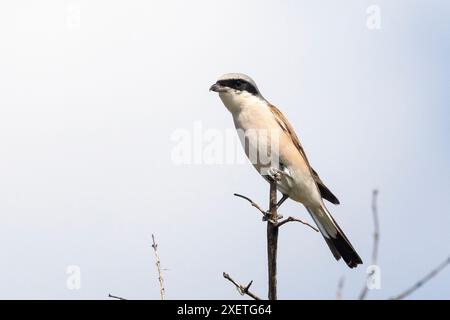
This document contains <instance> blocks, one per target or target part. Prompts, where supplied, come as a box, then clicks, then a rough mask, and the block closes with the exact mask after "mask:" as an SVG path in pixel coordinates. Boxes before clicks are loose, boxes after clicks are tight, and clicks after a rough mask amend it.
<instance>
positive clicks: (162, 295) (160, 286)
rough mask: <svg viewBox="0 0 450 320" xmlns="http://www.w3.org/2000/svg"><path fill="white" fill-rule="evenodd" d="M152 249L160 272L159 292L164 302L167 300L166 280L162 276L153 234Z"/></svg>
mask: <svg viewBox="0 0 450 320" xmlns="http://www.w3.org/2000/svg"><path fill="white" fill-rule="evenodd" d="M152 241H153V243H152V248H153V251H154V252H155V259H156V268H157V270H158V280H159V292H160V295H161V300H164V298H165V289H164V278H163V276H162V271H161V260H160V259H159V255H158V244H157V243H156V241H155V236H154V235H153V234H152Z"/></svg>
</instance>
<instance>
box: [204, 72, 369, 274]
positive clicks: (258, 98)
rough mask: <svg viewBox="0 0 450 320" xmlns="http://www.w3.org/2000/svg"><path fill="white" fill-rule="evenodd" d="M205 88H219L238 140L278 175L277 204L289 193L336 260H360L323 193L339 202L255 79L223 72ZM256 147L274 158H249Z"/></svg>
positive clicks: (265, 172)
mask: <svg viewBox="0 0 450 320" xmlns="http://www.w3.org/2000/svg"><path fill="white" fill-rule="evenodd" d="M210 90H211V91H215V92H218V93H219V97H220V99H221V100H222V102H223V104H224V105H225V107H226V108H227V109H228V110H229V111H230V112H231V114H232V116H233V120H234V125H235V127H236V129H237V130H238V131H240V132H243V133H244V138H243V139H242V136H241V142H242V143H243V146H244V150H245V152H246V154H247V156H248V157H249V158H251V159H250V161H251V162H252V164H253V166H254V167H255V168H256V169H257V170H258V172H259V173H260V174H261V175H262V176H263V177H264V178H265V179H266V180H269V178H272V179H275V180H276V181H277V189H278V190H279V191H280V192H281V193H282V194H283V197H282V198H281V200H280V201H279V203H278V206H280V205H281V204H282V203H283V202H284V201H285V200H286V199H288V198H290V199H292V200H294V201H297V202H300V203H302V204H303V205H304V206H305V208H306V209H307V210H308V212H309V213H310V214H311V217H312V218H313V220H314V222H315V223H316V224H317V226H318V228H319V230H320V232H321V233H322V235H323V237H324V238H325V241H326V243H327V244H328V246H329V248H330V250H331V252H332V253H333V255H334V257H335V258H336V260H339V259H340V258H341V257H342V258H343V259H344V261H345V262H346V263H347V265H348V266H349V267H350V268H355V267H356V266H357V265H358V264H362V260H361V258H360V257H359V255H358V253H356V251H355V249H354V248H353V246H352V245H351V243H350V241H349V240H348V239H347V237H346V236H345V234H344V232H342V230H341V228H340V227H339V226H338V224H337V223H336V221H335V220H334V218H333V217H332V216H331V214H330V213H329V212H328V210H327V208H326V207H325V204H324V202H323V200H322V199H325V200H328V201H329V202H331V203H333V204H339V200H338V199H337V198H336V196H335V195H334V194H333V193H332V192H331V191H330V190H329V189H328V188H327V187H326V186H325V184H324V183H323V182H322V180H321V179H320V178H319V175H318V174H317V172H316V171H315V170H314V169H313V168H312V167H311V165H310V164H309V161H308V158H307V157H306V154H305V151H304V150H303V147H302V145H301V144H300V140H299V139H298V137H297V135H296V134H295V132H294V129H293V127H292V126H291V124H290V123H289V122H288V120H287V119H286V117H285V116H284V115H283V114H282V113H281V111H280V110H278V109H277V108H276V107H275V106H273V105H272V104H270V103H269V102H268V101H267V100H266V99H264V97H263V96H262V95H261V93H260V92H259V90H258V87H257V86H256V84H255V82H254V81H253V80H252V79H251V78H250V77H248V76H246V75H244V74H240V73H231V74H226V75H223V76H222V77H220V78H219V80H217V82H216V83H215V84H213V85H212V86H211V88H210ZM249 132H252V134H249ZM275 140H277V141H275ZM255 149H256V150H257V152H256V154H258V155H259V156H260V155H261V154H262V153H269V154H270V158H271V159H276V161H275V163H274V161H271V162H270V165H269V166H267V164H266V163H264V162H263V161H261V158H260V157H259V156H258V157H257V159H254V157H252V150H253V151H254V150H255Z"/></svg>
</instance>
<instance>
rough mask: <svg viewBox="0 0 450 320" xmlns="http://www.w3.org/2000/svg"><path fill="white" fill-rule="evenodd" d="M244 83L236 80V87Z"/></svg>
mask: <svg viewBox="0 0 450 320" xmlns="http://www.w3.org/2000/svg"><path fill="white" fill-rule="evenodd" d="M243 84H244V83H243V82H242V81H241V80H236V87H237V88H241V87H242V85H243Z"/></svg>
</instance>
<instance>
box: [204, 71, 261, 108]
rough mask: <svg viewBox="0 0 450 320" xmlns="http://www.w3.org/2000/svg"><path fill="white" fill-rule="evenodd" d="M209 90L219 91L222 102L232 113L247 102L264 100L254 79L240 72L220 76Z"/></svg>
mask: <svg viewBox="0 0 450 320" xmlns="http://www.w3.org/2000/svg"><path fill="white" fill-rule="evenodd" d="M209 90H210V91H214V92H217V93H219V96H220V98H221V99H222V101H223V103H224V104H225V106H226V107H227V108H228V110H230V111H231V112H232V113H234V112H237V111H239V110H241V109H242V108H243V107H245V105H247V104H248V103H251V102H255V101H261V100H264V98H263V97H262V95H261V93H260V92H259V90H258V87H257V86H256V83H255V81H253V80H252V78H250V77H249V76H247V75H245V74H242V73H228V74H225V75H223V76H221V77H220V78H219V79H218V80H217V82H216V83H214V84H213V85H212V86H211V88H209Z"/></svg>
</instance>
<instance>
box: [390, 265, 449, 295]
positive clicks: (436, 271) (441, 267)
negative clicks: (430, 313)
mask: <svg viewBox="0 0 450 320" xmlns="http://www.w3.org/2000/svg"><path fill="white" fill-rule="evenodd" d="M448 265H450V257H448V258H447V259H446V260H445V261H444V262H442V263H441V264H440V265H439V266H437V267H436V268H435V269H433V270H432V271H431V272H430V273H428V274H427V275H426V276H425V277H423V278H422V279H421V280H419V281H417V282H416V283H415V284H414V285H413V286H412V287H410V288H408V289H407V290H405V291H403V292H402V293H400V294H398V295H396V296H394V297H392V298H390V300H402V299H405V298H406V297H407V296H409V295H411V294H412V293H414V291H416V290H417V289H419V288H420V287H422V286H423V285H424V284H425V283H427V282H428V281H430V280H431V279H433V278H434V277H435V276H437V275H438V274H439V272H441V271H442V270H444V269H445V268H446V267H447V266H448Z"/></svg>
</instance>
